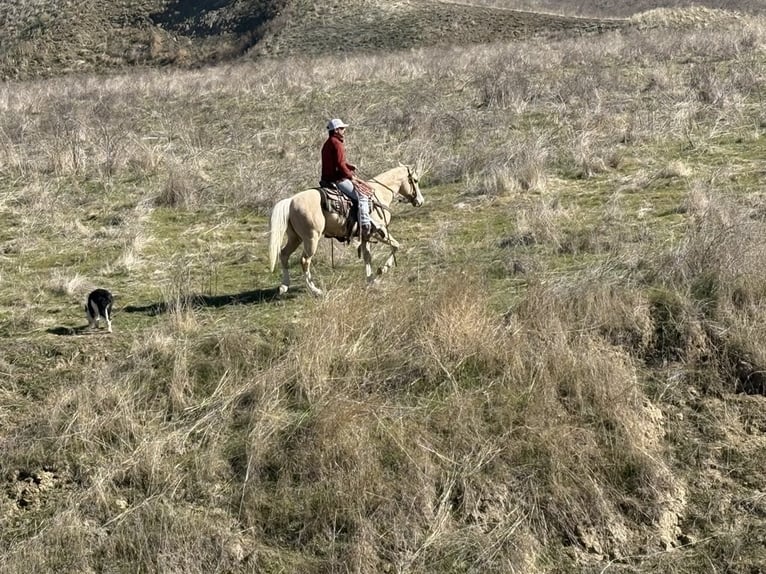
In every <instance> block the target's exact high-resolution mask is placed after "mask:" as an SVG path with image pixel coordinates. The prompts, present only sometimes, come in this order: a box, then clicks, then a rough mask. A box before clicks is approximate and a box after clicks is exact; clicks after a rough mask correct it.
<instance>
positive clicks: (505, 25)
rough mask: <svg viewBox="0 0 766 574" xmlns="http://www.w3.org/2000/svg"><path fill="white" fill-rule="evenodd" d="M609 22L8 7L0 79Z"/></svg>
mask: <svg viewBox="0 0 766 574" xmlns="http://www.w3.org/2000/svg"><path fill="white" fill-rule="evenodd" d="M616 25H618V24H617V23H616V22H602V21H599V20H597V19H592V20H583V19H576V18H570V17H565V16H555V15H539V14H532V13H523V12H514V11H511V10H507V9H503V8H496V7H487V6H476V5H470V4H468V3H465V4H458V3H449V2H438V1H434V0H411V1H408V2H395V3H392V2H381V1H378V0H375V1H370V0H348V1H346V2H335V1H333V0H324V1H321V2H316V1H309V0H217V1H216V2H212V3H211V2H201V1H196V2H195V1H193V2H182V1H181V0H171V1H169V0H118V1H115V2H111V1H106V0H84V1H82V2H77V3H74V2H68V3H65V4H63V5H60V6H57V5H55V4H53V3H51V2H50V1H45V0H37V1H35V2H26V1H21V0H10V1H9V2H4V3H3V4H2V5H0V36H2V38H3V42H2V45H0V77H2V78H5V79H9V78H17V79H23V78H30V77H35V76H48V75H58V74H61V73H69V72H88V71H106V70H113V69H120V68H123V67H125V66H136V65H139V66H158V65H159V66H161V65H168V64H172V65H178V66H197V65H202V64H209V63H213V62H216V61H220V60H224V59H231V58H236V57H239V56H241V55H243V54H244V53H246V52H247V51H248V50H249V49H250V48H251V47H253V46H256V49H255V50H253V52H252V53H253V54H255V55H277V56H281V55H285V54H316V53H320V52H328V51H329V52H356V51H360V50H363V51H372V50H392V49H402V48H413V47H418V46H429V45H438V44H464V43H481V42H491V41H496V40H499V39H507V38H515V37H522V36H528V35H536V34H541V33H546V34H548V33H552V32H553V33H555V32H561V31H564V30H573V31H575V32H578V33H579V32H581V31H583V30H599V29H602V28H604V27H614V26H616Z"/></svg>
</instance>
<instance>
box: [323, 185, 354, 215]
mask: <svg viewBox="0 0 766 574" xmlns="http://www.w3.org/2000/svg"><path fill="white" fill-rule="evenodd" d="M317 189H318V190H319V195H320V197H321V198H322V208H323V209H326V210H327V211H330V212H332V213H337V214H339V215H342V216H343V217H348V214H349V213H350V211H351V200H350V199H349V198H347V197H346V196H345V195H343V194H342V193H341V192H340V191H338V190H337V189H333V188H329V187H318V188H317Z"/></svg>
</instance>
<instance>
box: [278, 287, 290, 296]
mask: <svg viewBox="0 0 766 574" xmlns="http://www.w3.org/2000/svg"><path fill="white" fill-rule="evenodd" d="M287 289H288V287H287V285H280V286H279V294H280V295H284V294H285V293H287Z"/></svg>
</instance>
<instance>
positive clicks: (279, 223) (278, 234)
mask: <svg viewBox="0 0 766 574" xmlns="http://www.w3.org/2000/svg"><path fill="white" fill-rule="evenodd" d="M292 202H293V199H292V198H291V197H287V198H285V199H283V200H281V201H279V202H278V203H277V204H276V205H275V206H274V209H272V210H271V220H270V223H269V269H270V270H271V271H274V267H275V266H276V264H277V256H278V255H279V249H280V248H281V246H282V237H283V236H284V234H285V231H287V223H288V221H289V218H290V205H291V204H292Z"/></svg>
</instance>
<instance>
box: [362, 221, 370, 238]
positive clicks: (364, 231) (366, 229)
mask: <svg viewBox="0 0 766 574" xmlns="http://www.w3.org/2000/svg"><path fill="white" fill-rule="evenodd" d="M361 235H362V239H364V240H365V241H367V240H369V239H370V235H372V226H371V225H370V224H369V223H365V224H364V225H362V233H361Z"/></svg>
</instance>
